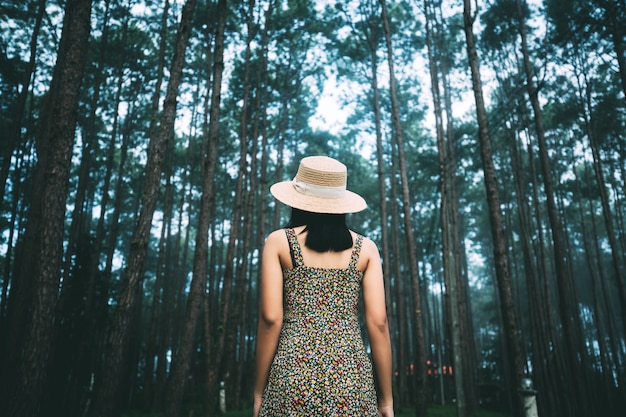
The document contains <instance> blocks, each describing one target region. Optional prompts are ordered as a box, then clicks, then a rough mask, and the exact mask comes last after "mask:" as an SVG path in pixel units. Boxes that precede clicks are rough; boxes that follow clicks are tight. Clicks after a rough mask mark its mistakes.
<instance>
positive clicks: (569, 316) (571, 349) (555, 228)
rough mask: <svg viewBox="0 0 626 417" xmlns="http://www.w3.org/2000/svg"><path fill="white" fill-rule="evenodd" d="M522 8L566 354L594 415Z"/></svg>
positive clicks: (585, 409) (583, 407)
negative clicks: (586, 383)
mask: <svg viewBox="0 0 626 417" xmlns="http://www.w3.org/2000/svg"><path fill="white" fill-rule="evenodd" d="M516 3H517V8H518V20H519V31H520V39H521V43H522V56H523V60H524V73H525V75H526V87H527V92H528V96H529V98H530V103H531V105H532V109H533V114H534V122H535V130H536V133H537V142H538V145H539V162H540V165H541V170H542V175H543V184H544V189H545V193H546V203H547V206H548V219H549V221H550V229H551V231H552V242H553V251H554V267H555V271H554V272H555V276H556V281H557V287H558V288H559V313H560V317H561V322H562V324H563V332H564V335H565V340H566V343H567V345H568V349H567V350H566V351H565V352H563V353H564V354H565V355H566V358H567V362H568V366H569V367H570V369H571V370H572V372H573V384H574V386H575V387H576V396H575V399H576V401H577V402H578V404H579V407H577V410H578V412H580V413H581V415H592V414H593V413H591V408H590V406H591V404H590V401H589V398H588V397H587V391H586V390H585V388H584V375H583V372H582V369H581V366H582V365H581V363H580V361H579V360H578V358H577V356H578V354H582V348H581V344H582V342H581V341H580V340H579V338H578V337H577V333H578V331H577V327H578V318H579V317H580V316H579V312H578V309H577V308H576V305H575V304H574V303H573V301H574V300H573V299H572V294H571V283H570V277H569V275H568V268H569V266H568V260H567V254H566V248H565V240H564V238H563V226H562V224H561V219H560V217H559V213H558V208H557V206H556V196H555V191H554V183H553V180H552V173H551V171H550V160H549V157H548V149H547V144H546V138H545V133H544V127H543V116H542V112H541V105H540V103H539V96H538V89H537V88H536V87H535V82H534V79H533V73H532V67H531V63H530V57H529V53H528V46H527V42H526V23H525V21H524V17H523V14H522V2H521V0H516Z"/></svg>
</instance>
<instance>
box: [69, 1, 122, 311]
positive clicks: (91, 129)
mask: <svg viewBox="0 0 626 417" xmlns="http://www.w3.org/2000/svg"><path fill="white" fill-rule="evenodd" d="M109 4H110V0H106V1H105V10H104V17H103V23H102V25H103V28H102V35H101V37H100V50H99V54H98V61H97V62H96V70H95V73H96V75H95V80H94V81H93V89H94V91H93V94H92V95H91V100H90V103H89V116H88V118H87V121H86V125H85V128H84V129H83V147H82V151H81V158H80V167H79V169H78V185H77V186H76V197H75V200H74V209H73V211H72V216H71V219H72V220H71V224H70V230H69V235H68V238H67V249H66V251H65V261H64V265H63V271H62V272H63V284H62V293H61V300H62V299H63V291H65V287H66V286H67V285H68V284H70V281H71V279H72V278H73V277H71V276H70V271H71V266H72V260H73V258H74V256H75V251H76V249H77V248H76V247H75V246H76V240H77V239H80V238H81V235H82V234H83V233H84V230H85V226H86V225H85V222H86V219H85V218H84V217H83V214H84V213H85V211H84V208H85V197H86V195H87V188H88V187H87V184H88V183H89V179H90V169H91V162H92V155H93V154H95V153H97V152H98V150H99V149H97V143H98V138H97V132H96V111H97V110H98V104H99V101H100V90H101V88H102V84H103V82H104V81H105V78H106V77H105V71H104V70H103V67H104V62H105V54H106V52H107V44H108V36H109V18H110V13H109ZM127 29H128V17H126V18H125V19H124V29H123V34H122V37H123V40H122V44H123V45H124V43H125V42H126V36H127ZM123 66H124V54H123V53H122V56H121V58H120V60H119V61H118V71H117V73H118V76H119V73H120V72H121V71H122V68H123ZM117 96H118V97H119V90H118V93H117ZM114 126H115V125H114ZM94 147H95V149H94ZM70 285H71V284H70Z"/></svg>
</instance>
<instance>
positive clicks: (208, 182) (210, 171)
mask: <svg viewBox="0 0 626 417" xmlns="http://www.w3.org/2000/svg"><path fill="white" fill-rule="evenodd" d="M191 1H192V2H194V3H195V0H191ZM227 12H228V8H227V1H226V0H220V1H219V2H218V4H217V21H218V24H217V31H216V35H215V51H214V58H213V85H212V89H211V107H210V118H209V129H208V145H207V154H206V156H205V157H204V158H203V160H202V164H203V169H202V197H201V202H200V213H199V215H198V227H197V234H196V241H195V249H194V258H193V273H192V278H191V288H190V290H189V297H188V299H187V308H186V313H185V325H184V326H183V328H182V333H181V339H180V349H179V351H178V353H177V355H176V356H175V357H174V360H173V362H172V370H171V373H170V377H169V378H168V381H167V385H166V387H167V388H166V391H165V399H166V400H165V416H166V417H176V416H177V415H178V414H179V413H180V409H181V405H182V398H183V393H184V390H185V381H186V380H187V374H188V372H189V367H190V365H191V354H192V352H193V351H194V336H195V333H196V328H197V325H198V316H199V314H200V305H201V303H202V302H203V299H205V296H204V294H205V287H206V277H207V253H208V235H209V233H208V232H209V224H210V217H209V214H210V212H211V198H212V196H213V176H214V173H215V166H216V163H217V145H218V140H219V115H220V101H221V93H222V72H223V71H224V26H225V21H226V14H227ZM190 17H191V16H190ZM203 155H204V154H203ZM204 302H207V300H206V299H205V300H204Z"/></svg>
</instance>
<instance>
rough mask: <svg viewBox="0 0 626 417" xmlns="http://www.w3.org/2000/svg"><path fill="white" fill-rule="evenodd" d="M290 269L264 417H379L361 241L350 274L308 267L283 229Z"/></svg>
mask: <svg viewBox="0 0 626 417" xmlns="http://www.w3.org/2000/svg"><path fill="white" fill-rule="evenodd" d="M286 233H287V238H288V240H289V246H290V250H291V257H292V260H293V268H291V269H284V270H283V305H284V311H283V327H282V329H281V333H280V337H279V341H278V348H277V350H276V354H275V356H274V360H273V362H272V366H271V368H270V372H269V378H268V384H267V386H266V388H265V391H264V393H263V400H262V404H261V411H260V416H265V417H280V416H292V417H295V416H302V417H304V416H306V417H318V416H319V417H321V416H345V417H352V416H355V417H356V416H358V417H365V416H367V417H369V416H372V417H374V416H378V407H377V400H376V392H375V390H374V378H373V372H372V365H371V362H370V359H369V356H368V354H367V352H366V351H365V347H364V345H363V339H362V337H361V330H360V326H359V319H358V303H359V295H360V291H361V280H362V278H363V272H361V271H358V270H357V269H356V265H357V261H358V259H359V253H360V250H361V244H362V241H363V236H361V235H358V236H357V239H356V243H355V245H354V248H353V250H352V256H351V259H350V264H349V265H348V267H347V268H315V267H308V266H305V265H304V262H303V259H302V252H301V249H300V245H299V243H298V240H297V238H296V234H295V232H294V231H293V229H286Z"/></svg>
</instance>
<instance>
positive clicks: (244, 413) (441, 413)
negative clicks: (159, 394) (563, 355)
mask: <svg viewBox="0 0 626 417" xmlns="http://www.w3.org/2000/svg"><path fill="white" fill-rule="evenodd" d="M161 415H162V414H159V413H141V412H137V411H131V412H128V413H124V414H122V417H160V416H161ZM189 415H190V416H196V415H198V414H197V413H193V412H190V414H189ZM200 415H201V414H200ZM251 415H252V409H243V410H235V411H228V412H226V413H225V414H219V416H220V417H250V416H251ZM414 415H415V413H414V410H413V409H411V408H404V409H400V410H396V417H413V416H414ZM427 417H456V408H455V407H454V406H453V405H433V406H430V407H428V411H427ZM471 417H510V415H509V414H505V413H501V412H498V411H492V410H478V411H477V412H476V413H475V414H473V415H472V416H471Z"/></svg>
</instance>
